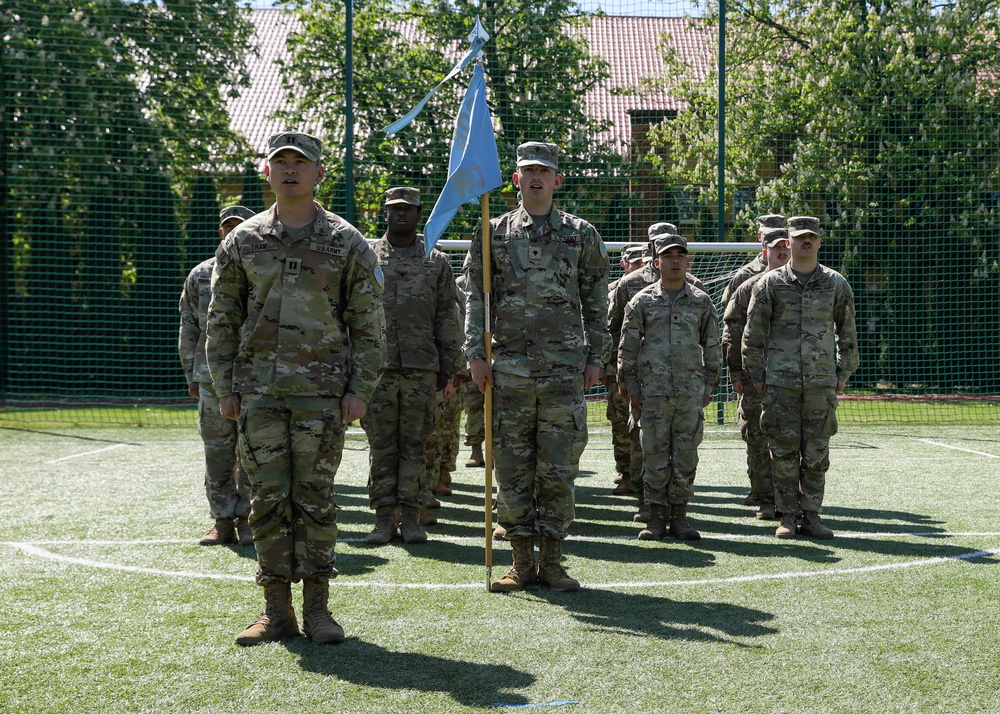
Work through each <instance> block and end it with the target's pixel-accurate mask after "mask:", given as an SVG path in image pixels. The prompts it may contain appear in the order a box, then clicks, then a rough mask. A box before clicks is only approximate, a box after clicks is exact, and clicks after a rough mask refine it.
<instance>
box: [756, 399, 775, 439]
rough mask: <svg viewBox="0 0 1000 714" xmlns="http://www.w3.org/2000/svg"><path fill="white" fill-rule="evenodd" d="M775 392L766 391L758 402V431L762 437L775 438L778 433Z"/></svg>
mask: <svg viewBox="0 0 1000 714" xmlns="http://www.w3.org/2000/svg"><path fill="white" fill-rule="evenodd" d="M776 400H777V392H776V390H774V389H770V390H768V392H767V394H765V395H764V396H763V397H762V398H761V400H760V431H761V433H762V434H764V436H775V435H776V434H777V432H778V409H777V408H776V405H775V401H776Z"/></svg>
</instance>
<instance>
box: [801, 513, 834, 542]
mask: <svg viewBox="0 0 1000 714" xmlns="http://www.w3.org/2000/svg"><path fill="white" fill-rule="evenodd" d="M799 532H800V533H802V534H803V535H807V536H812V537H813V538H819V539H821V540H829V539H830V538H833V531H832V530H830V529H829V528H827V526H826V524H825V523H823V521H821V520H820V518H819V514H818V513H817V512H816V511H803V512H802V528H801V530H800V531H799Z"/></svg>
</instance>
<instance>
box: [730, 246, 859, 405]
mask: <svg viewBox="0 0 1000 714" xmlns="http://www.w3.org/2000/svg"><path fill="white" fill-rule="evenodd" d="M857 368H858V334H857V328H856V326H855V323H854V292H853V291H852V290H851V286H850V285H849V284H848V282H847V280H846V279H845V278H844V276H842V275H841V274H840V273H838V272H836V271H834V270H831V269H830V268H827V267H826V266H825V265H818V266H817V267H816V271H815V272H814V273H813V274H812V276H811V277H810V278H809V281H808V282H807V283H806V284H805V285H803V284H802V283H800V282H799V279H798V278H797V277H796V275H795V273H794V272H793V271H792V265H791V263H789V264H787V265H784V266H782V267H780V268H778V269H777V270H772V271H770V272H769V273H767V274H766V275H764V276H763V277H762V278H761V279H760V280H758V281H757V284H756V285H755V286H754V288H753V292H752V295H751V297H750V305H749V307H748V310H747V324H746V328H745V330H744V332H743V372H744V374H745V375H746V376H748V377H749V378H750V380H751V381H752V382H754V383H757V384H759V383H766V384H768V385H773V386H776V387H785V388H787V389H797V390H801V389H813V388H817V387H836V386H837V382H838V380H842V381H845V382H846V381H847V380H848V378H849V377H850V376H851V374H852V373H853V372H854V370H856V369H857Z"/></svg>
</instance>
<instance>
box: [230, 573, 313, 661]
mask: <svg viewBox="0 0 1000 714" xmlns="http://www.w3.org/2000/svg"><path fill="white" fill-rule="evenodd" d="M300 634H301V633H300V632H299V623H297V622H296V621H295V610H294V609H293V608H292V584H291V583H271V584H269V585H265V586H264V612H263V613H261V616H260V617H258V618H257V621H256V622H255V623H253V624H252V625H250V626H249V627H247V628H246V629H245V630H243V632H241V633H240V634H238V635H236V644H238V645H240V646H241V647H252V646H253V645H259V644H260V643H262V642H274V641H275V640H281V639H284V638H286V637H298V636H299V635H300Z"/></svg>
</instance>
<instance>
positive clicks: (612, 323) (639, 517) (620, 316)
mask: <svg viewBox="0 0 1000 714" xmlns="http://www.w3.org/2000/svg"><path fill="white" fill-rule="evenodd" d="M666 234H670V235H677V226H675V225H674V224H673V223H654V224H653V225H651V226H650V227H649V228H648V229H647V235H648V236H649V242H648V243H647V245H648V250H647V253H648V255H647V256H646V258H645V259H644V260H643V263H644V265H643V267H642V268H641V269H639V270H635V271H633V272H631V273H629V274H628V275H625V276H623V277H622V278H621V279H620V280H619V281H618V285H617V286H615V289H614V292H613V293H612V294H611V296H610V297H609V299H608V332H609V333H611V354H612V355H613V356H614V359H615V361H616V362H617V360H618V347H619V345H620V344H621V335H622V323H623V322H624V321H625V306H626V305H628V303H629V301H630V300H631V299H632V298H634V297H635V296H636V295H637V294H638V293H639V291H640V290H644V289H646V288H647V287H649V286H650V285H653V284H654V283H657V282H659V280H660V273H659V271H658V270H657V269H656V267H655V266H654V265H653V260H652V259H653V257H654V256H653V236H654V235H666ZM647 261H648V262H647ZM689 267H690V266H689ZM684 278H685V280H687V281H688V282H689V283H691V284H692V285H694V286H695V287H697V288H698V289H699V290H704V289H705V286H704V285H703V284H702V282H701V281H700V280H698V278H696V277H695V276H694V275H692V274H691V273H688V274H687V275H685V276H684ZM619 381H620V380H619ZM628 423H629V425H630V429H629V439H630V441H631V445H632V451H631V454H630V455H629V462H630V464H631V466H632V470H631V474H630V479H629V482H630V483H629V485H630V487H631V490H632V493H635V494H637V495H638V497H639V510H638V512H637V513H636V514H635V515H634V516H632V520H633V521H635V522H637V523H645V522H647V521H648V520H649V505H648V504H647V503H646V502H645V494H644V489H643V487H642V473H643V468H642V445H641V443H640V441H641V440H640V438H639V424H638V417H637V416H636V415H634V414H630V416H629V422H628Z"/></svg>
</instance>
